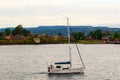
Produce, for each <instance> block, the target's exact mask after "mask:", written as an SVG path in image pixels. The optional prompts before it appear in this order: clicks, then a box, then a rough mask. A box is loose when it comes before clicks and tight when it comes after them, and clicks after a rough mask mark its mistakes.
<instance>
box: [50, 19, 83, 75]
mask: <svg viewBox="0 0 120 80" xmlns="http://www.w3.org/2000/svg"><path fill="white" fill-rule="evenodd" d="M67 27H68V44H69V61H66V62H55V63H54V65H50V66H48V73H49V74H72V73H81V74H83V73H84V69H85V65H84V62H83V59H82V57H81V54H80V51H79V48H78V46H77V44H76V43H75V45H76V48H77V51H78V54H79V57H80V61H81V63H82V65H81V66H79V67H78V68H73V67H72V65H73V64H72V60H71V59H72V58H71V57H72V56H71V47H70V25H69V18H67Z"/></svg>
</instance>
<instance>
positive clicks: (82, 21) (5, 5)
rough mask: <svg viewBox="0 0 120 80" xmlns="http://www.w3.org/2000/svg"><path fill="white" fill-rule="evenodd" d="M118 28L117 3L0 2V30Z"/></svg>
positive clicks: (115, 0) (83, 0) (69, 0)
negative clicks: (81, 26)
mask: <svg viewBox="0 0 120 80" xmlns="http://www.w3.org/2000/svg"><path fill="white" fill-rule="evenodd" d="M66 17H69V19H70V25H92V26H110V27H120V0H0V27H1V28H2V27H15V26H17V25H18V24H22V25H24V27H36V26H39V25H66Z"/></svg>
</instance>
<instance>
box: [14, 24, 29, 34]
mask: <svg viewBox="0 0 120 80" xmlns="http://www.w3.org/2000/svg"><path fill="white" fill-rule="evenodd" d="M12 34H13V35H14V36H15V35H20V36H27V35H28V34H30V31H29V30H26V29H24V28H23V25H21V24H20V25H18V26H17V27H16V28H15V29H14V30H13V31H12Z"/></svg>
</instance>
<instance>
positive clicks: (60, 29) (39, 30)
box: [0, 25, 120, 36]
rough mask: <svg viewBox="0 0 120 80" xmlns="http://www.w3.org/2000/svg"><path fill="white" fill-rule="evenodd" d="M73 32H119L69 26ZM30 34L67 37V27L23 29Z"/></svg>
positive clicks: (0, 30)
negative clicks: (59, 34)
mask: <svg viewBox="0 0 120 80" xmlns="http://www.w3.org/2000/svg"><path fill="white" fill-rule="evenodd" d="M8 28H9V29H10V30H13V29H14V28H13V27H8ZM70 28H71V29H72V31H73V32H84V33H85V34H88V33H89V32H90V31H95V30H97V29H101V30H102V31H103V32H105V31H110V32H111V33H113V32H115V31H119V32H120V28H110V27H108V26H70ZM5 29H6V28H1V29H0V32H2V31H4V30H5ZM25 29H27V30H29V31H30V32H32V33H33V34H49V35H56V34H58V33H61V34H62V35H63V36H67V26H57V25H56V26H37V27H30V28H25Z"/></svg>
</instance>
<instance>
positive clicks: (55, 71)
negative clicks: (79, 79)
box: [49, 67, 85, 74]
mask: <svg viewBox="0 0 120 80" xmlns="http://www.w3.org/2000/svg"><path fill="white" fill-rule="evenodd" d="M84 68H85V67H80V68H71V69H52V70H51V71H50V72H49V74H71V73H81V74H83V73H84Z"/></svg>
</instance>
